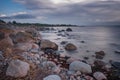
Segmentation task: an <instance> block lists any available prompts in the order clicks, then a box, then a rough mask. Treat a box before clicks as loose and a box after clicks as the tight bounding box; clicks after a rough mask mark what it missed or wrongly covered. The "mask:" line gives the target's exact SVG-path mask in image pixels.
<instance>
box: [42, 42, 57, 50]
mask: <svg viewBox="0 0 120 80" xmlns="http://www.w3.org/2000/svg"><path fill="white" fill-rule="evenodd" d="M40 47H41V49H42V50H45V49H47V48H48V49H53V50H57V49H58V45H57V44H56V43H54V42H52V41H49V40H42V41H41V44H40Z"/></svg>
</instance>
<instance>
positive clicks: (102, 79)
mask: <svg viewBox="0 0 120 80" xmlns="http://www.w3.org/2000/svg"><path fill="white" fill-rule="evenodd" d="M93 76H94V77H95V78H96V79H97V80H107V77H106V76H105V75H104V74H103V73H102V72H95V73H94V74H93Z"/></svg>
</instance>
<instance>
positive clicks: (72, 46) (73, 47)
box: [65, 43, 77, 51]
mask: <svg viewBox="0 0 120 80" xmlns="http://www.w3.org/2000/svg"><path fill="white" fill-rule="evenodd" d="M65 49H66V50H67V51H74V50H77V47H76V46H75V45H74V44H72V43H68V44H67V45H66V46H65Z"/></svg>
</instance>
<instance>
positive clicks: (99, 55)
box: [95, 51, 105, 59]
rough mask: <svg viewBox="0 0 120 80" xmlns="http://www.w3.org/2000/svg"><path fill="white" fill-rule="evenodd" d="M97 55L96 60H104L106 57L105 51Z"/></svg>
mask: <svg viewBox="0 0 120 80" xmlns="http://www.w3.org/2000/svg"><path fill="white" fill-rule="evenodd" d="M95 54H96V58H97V59H103V58H104V56H105V52H104V51H99V52H95Z"/></svg>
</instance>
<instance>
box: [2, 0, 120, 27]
mask: <svg viewBox="0 0 120 80" xmlns="http://www.w3.org/2000/svg"><path fill="white" fill-rule="evenodd" d="M0 19H2V20H5V21H13V20H15V21H17V22H22V23H26V22H29V23H48V24H79V25H84V24H88V25H89V24H102V23H106V24H108V23H119V22H120V0H0Z"/></svg>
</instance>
